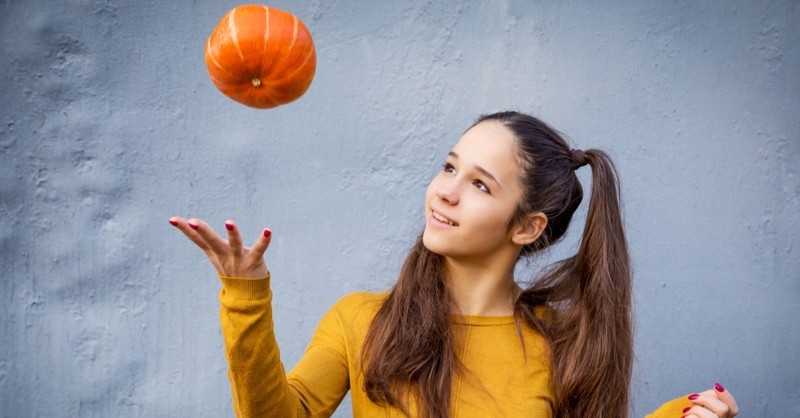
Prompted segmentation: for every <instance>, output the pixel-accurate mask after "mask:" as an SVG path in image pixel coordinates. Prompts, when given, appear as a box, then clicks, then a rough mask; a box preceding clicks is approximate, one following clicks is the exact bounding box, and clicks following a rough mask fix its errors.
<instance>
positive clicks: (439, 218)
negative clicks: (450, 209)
mask: <svg viewBox="0 0 800 418" xmlns="http://www.w3.org/2000/svg"><path fill="white" fill-rule="evenodd" d="M431 215H432V216H433V219H436V220H437V221H439V222H441V223H445V224H448V225H450V226H458V223H457V222H456V221H454V220H452V219H450V218H448V217H446V216H444V215H442V214H441V213H439V212H436V211H435V210H433V209H431Z"/></svg>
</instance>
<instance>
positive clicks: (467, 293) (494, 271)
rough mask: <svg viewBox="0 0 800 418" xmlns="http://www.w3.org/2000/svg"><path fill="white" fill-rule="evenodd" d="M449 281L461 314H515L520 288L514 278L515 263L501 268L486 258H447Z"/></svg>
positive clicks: (455, 306) (450, 289) (456, 305)
mask: <svg viewBox="0 0 800 418" xmlns="http://www.w3.org/2000/svg"><path fill="white" fill-rule="evenodd" d="M445 268H446V271H447V285H448V290H449V291H450V296H451V298H452V300H453V304H454V313H456V314H459V315H480V316H505V315H513V314H514V301H515V300H516V298H517V296H518V295H519V293H520V292H521V289H520V287H519V286H518V285H517V284H516V282H514V263H510V265H504V266H502V268H498V267H497V266H496V265H491V263H484V262H474V261H473V262H470V261H464V260H454V259H451V258H445Z"/></svg>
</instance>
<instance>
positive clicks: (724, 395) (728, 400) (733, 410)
mask: <svg viewBox="0 0 800 418" xmlns="http://www.w3.org/2000/svg"><path fill="white" fill-rule="evenodd" d="M714 392H716V394H717V397H718V398H719V400H721V401H722V402H724V403H725V404H726V405H728V409H729V410H730V415H728V417H734V416H736V415H737V414H738V413H739V405H737V404H736V399H734V398H733V395H731V393H730V392H728V391H727V390H725V387H724V386H722V385H720V384H719V383H715V384H714Z"/></svg>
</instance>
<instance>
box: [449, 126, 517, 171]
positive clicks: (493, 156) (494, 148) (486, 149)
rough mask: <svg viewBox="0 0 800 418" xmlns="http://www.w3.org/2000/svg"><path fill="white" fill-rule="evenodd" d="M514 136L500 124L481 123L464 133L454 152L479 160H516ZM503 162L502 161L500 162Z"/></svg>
mask: <svg viewBox="0 0 800 418" xmlns="http://www.w3.org/2000/svg"><path fill="white" fill-rule="evenodd" d="M514 147H516V138H515V137H514V134H513V133H512V132H511V130H510V129H508V128H507V127H506V126H504V125H503V124H502V123H500V122H494V121H486V122H481V123H479V124H477V125H475V126H473V127H472V128H470V129H469V130H467V132H465V133H464V135H463V136H462V137H461V139H459V140H458V142H457V143H456V145H455V146H454V147H453V152H455V153H456V154H458V155H459V156H461V155H462V154H463V155H464V156H469V157H471V159H478V160H487V159H488V160H498V159H499V160H515V158H514ZM499 162H502V161H499Z"/></svg>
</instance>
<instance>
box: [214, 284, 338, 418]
mask: <svg viewBox="0 0 800 418" xmlns="http://www.w3.org/2000/svg"><path fill="white" fill-rule="evenodd" d="M220 280H221V281H222V285H223V287H222V291H221V292H220V302H221V308H220V323H221V327H222V334H223V339H224V340H225V356H226V358H227V360H228V379H229V380H230V383H231V392H232V397H233V410H234V412H235V413H236V416H237V417H239V418H245V417H286V418H305V417H315V418H316V417H328V416H330V415H331V414H332V413H333V411H334V410H335V409H336V407H337V406H338V405H339V403H340V402H341V400H342V398H343V397H344V395H345V393H346V392H347V389H348V368H347V362H346V356H345V354H344V352H343V351H342V350H344V347H343V345H337V344H336V342H337V341H341V340H342V339H343V338H342V337H341V334H340V333H338V332H337V331H338V330H337V329H336V326H337V325H338V321H337V320H336V315H335V314H334V313H333V312H329V313H328V314H327V315H326V317H325V318H323V321H322V323H320V326H319V327H318V329H317V332H316V333H315V335H314V338H313V339H312V344H311V345H310V346H309V349H308V350H307V351H306V353H305V355H304V356H303V358H302V359H301V360H300V362H299V363H298V365H297V366H296V367H295V370H293V371H292V373H290V375H289V377H288V378H287V375H286V372H285V369H284V367H283V363H281V359H280V350H279V349H278V343H277V341H276V339H275V332H274V322H273V318H272V291H271V290H270V277H269V275H268V276H267V277H265V278H263V279H257V280H251V279H238V278H233V277H225V276H220ZM329 327H330V328H329ZM337 334H338V335H339V337H337ZM315 342H316V344H315Z"/></svg>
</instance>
